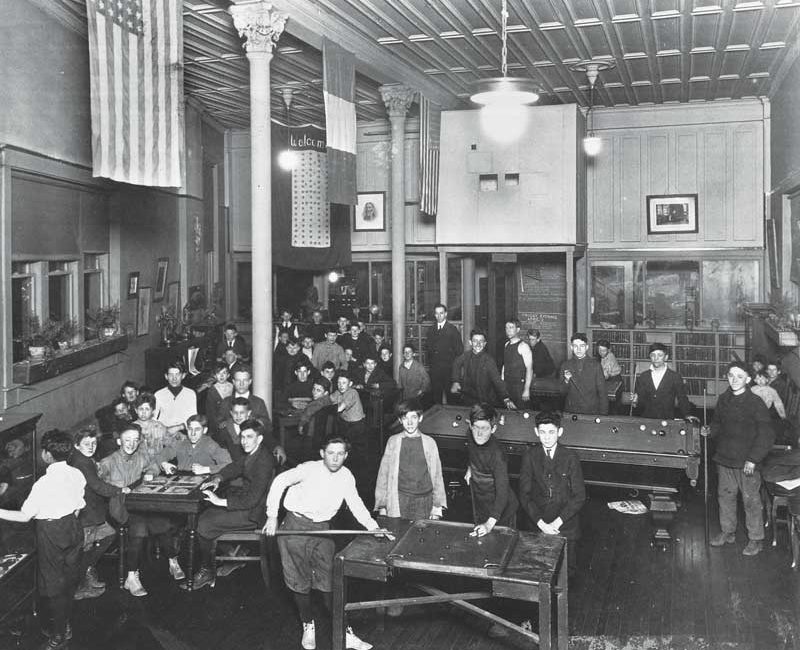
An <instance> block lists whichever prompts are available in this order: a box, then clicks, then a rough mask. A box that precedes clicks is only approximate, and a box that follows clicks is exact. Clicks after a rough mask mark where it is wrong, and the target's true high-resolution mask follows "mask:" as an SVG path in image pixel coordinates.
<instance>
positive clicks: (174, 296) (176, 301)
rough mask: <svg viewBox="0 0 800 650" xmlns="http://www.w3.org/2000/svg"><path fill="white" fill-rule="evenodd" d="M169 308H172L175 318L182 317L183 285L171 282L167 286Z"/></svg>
mask: <svg viewBox="0 0 800 650" xmlns="http://www.w3.org/2000/svg"><path fill="white" fill-rule="evenodd" d="M167 306H168V307H172V313H173V314H174V315H175V318H177V319H180V317H181V283H180V282H170V283H169V284H168V285H167Z"/></svg>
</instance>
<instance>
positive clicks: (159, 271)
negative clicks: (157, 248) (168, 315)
mask: <svg viewBox="0 0 800 650" xmlns="http://www.w3.org/2000/svg"><path fill="white" fill-rule="evenodd" d="M168 270H169V258H168V257H159V258H158V265H157V266H156V291H155V294H154V296H153V302H158V301H160V300H164V293H165V292H166V290H167V271H168Z"/></svg>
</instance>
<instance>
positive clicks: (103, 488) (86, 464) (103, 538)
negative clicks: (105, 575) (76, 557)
mask: <svg viewBox="0 0 800 650" xmlns="http://www.w3.org/2000/svg"><path fill="white" fill-rule="evenodd" d="M97 438H98V434H97V431H96V430H95V429H94V428H88V427H87V428H84V429H79V430H78V431H77V432H76V433H75V435H74V436H73V450H72V453H71V454H70V458H69V464H70V465H71V466H72V467H74V468H76V469H78V470H80V472H81V474H83V477H84V479H85V480H86V489H85V490H84V495H83V498H84V500H85V501H86V507H85V508H84V509H83V510H81V513H80V515H79V517H78V520H79V521H80V524H81V526H82V527H83V558H82V560H81V569H80V574H79V575H80V577H81V583H80V585H79V587H78V589H77V591H76V592H75V600H81V599H83V598H96V597H98V596H100V595H101V594H102V593H103V592H104V591H105V590H106V585H105V583H104V582H101V581H100V579H99V578H98V576H97V569H96V568H95V566H96V564H97V561H98V560H99V559H100V558H101V557H102V556H103V554H104V553H105V552H106V551H107V550H108V547H109V546H111V543H112V542H113V541H114V537H116V535H117V531H116V530H114V528H113V527H112V526H111V525H110V524H109V523H108V522H107V521H106V510H107V508H108V500H109V499H110V498H111V497H113V496H115V495H118V494H123V493H124V494H127V493H128V492H130V488H127V487H124V488H121V487H118V486H116V485H111V484H110V483H107V482H106V481H104V480H103V479H101V478H100V475H99V473H98V468H97V463H96V462H95V460H94V455H95V452H96V451H97Z"/></svg>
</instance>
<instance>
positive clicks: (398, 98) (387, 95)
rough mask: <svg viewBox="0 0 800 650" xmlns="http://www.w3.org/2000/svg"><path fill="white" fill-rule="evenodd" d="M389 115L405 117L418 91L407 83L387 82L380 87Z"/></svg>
mask: <svg viewBox="0 0 800 650" xmlns="http://www.w3.org/2000/svg"><path fill="white" fill-rule="evenodd" d="M379 90H380V91H381V97H382V98H383V103H384V104H386V110H387V111H388V112H389V117H405V116H406V113H408V109H409V107H410V106H411V102H413V101H414V96H415V95H416V94H417V91H416V90H414V89H412V88H410V87H409V86H406V85H405V84H386V85H383V86H381V87H380V88H379Z"/></svg>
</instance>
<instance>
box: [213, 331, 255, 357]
mask: <svg viewBox="0 0 800 650" xmlns="http://www.w3.org/2000/svg"><path fill="white" fill-rule="evenodd" d="M227 349H228V342H227V341H226V340H225V337H224V336H223V337H222V340H221V341H220V342H219V343H217V359H221V358H222V354H223V352H225V350H227ZM233 351H234V352H235V353H236V355H237V356H238V357H239V358H240V359H247V357H248V347H247V343H245V341H244V338H243V337H242V335H241V334H237V335H236V338H235V339H233Z"/></svg>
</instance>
